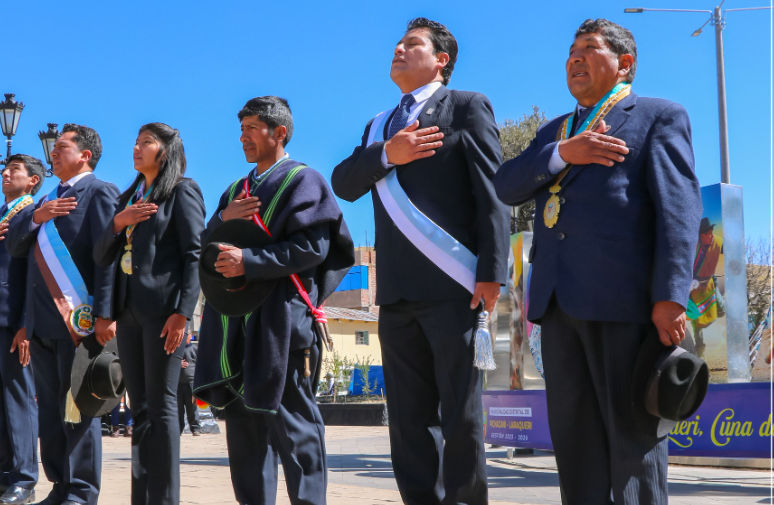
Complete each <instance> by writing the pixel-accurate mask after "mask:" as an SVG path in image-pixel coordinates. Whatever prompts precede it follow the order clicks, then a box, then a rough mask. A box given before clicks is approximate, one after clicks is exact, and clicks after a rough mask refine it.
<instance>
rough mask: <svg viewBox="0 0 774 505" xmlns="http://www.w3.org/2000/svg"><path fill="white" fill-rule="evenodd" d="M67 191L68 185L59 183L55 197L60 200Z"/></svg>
mask: <svg viewBox="0 0 774 505" xmlns="http://www.w3.org/2000/svg"><path fill="white" fill-rule="evenodd" d="M68 189H70V185H69V184H67V183H66V182H64V183H62V182H60V183H59V186H57V187H56V197H57V198H62V195H63V194H64V193H65V191H67V190H68Z"/></svg>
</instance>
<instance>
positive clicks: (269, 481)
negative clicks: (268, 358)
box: [224, 347, 328, 505]
mask: <svg viewBox="0 0 774 505" xmlns="http://www.w3.org/2000/svg"><path fill="white" fill-rule="evenodd" d="M310 351H311V357H310V363H311V366H312V370H311V372H312V375H311V376H309V377H304V351H303V350H300V351H291V352H290V355H289V357H288V373H287V379H286V382H285V390H284V392H283V394H282V402H281V405H280V407H279V410H278V411H277V413H276V414H274V415H272V414H267V413H262V412H257V411H251V410H249V409H247V408H246V407H245V406H244V402H242V400H236V401H234V402H232V403H231V404H229V405H228V406H227V407H226V408H225V410H224V412H225V415H226V441H227V444H228V459H229V465H230V467H231V481H232V483H233V484H234V493H235V494H236V499H237V501H238V502H239V503H241V504H249V505H274V503H275V502H276V499H277V472H278V468H277V465H278V463H279V462H282V469H283V470H284V472H285V483H286V484H287V487H288V496H289V497H290V503H291V504H293V505H325V503H326V502H325V490H326V487H327V479H328V476H327V462H326V459H325V439H324V437H325V426H324V425H323V422H322V417H321V416H320V411H319V409H318V408H317V403H316V402H315V399H314V391H313V390H312V383H313V382H314V378H315V377H316V374H317V373H319V370H315V369H314V367H315V364H316V363H317V361H318V356H319V351H318V349H317V347H312V348H311V349H310Z"/></svg>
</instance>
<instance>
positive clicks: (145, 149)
mask: <svg viewBox="0 0 774 505" xmlns="http://www.w3.org/2000/svg"><path fill="white" fill-rule="evenodd" d="M134 168H135V169H136V170H137V171H138V172H139V174H138V175H137V177H136V178H135V180H134V182H133V183H132V184H131V186H129V188H128V189H127V190H126V191H125V192H124V193H123V194H122V195H121V197H120V198H119V203H118V208H117V210H116V214H115V216H114V217H113V222H112V227H111V226H108V227H107V228H106V229H105V232H104V233H103V235H102V237H101V238H100V240H99V242H98V243H97V245H96V246H95V248H94V260H95V261H96V262H97V263H99V264H101V265H109V264H110V263H112V262H113V261H116V260H118V262H117V263H118V267H117V268H116V277H115V284H114V287H113V299H112V307H113V317H114V319H115V320H116V322H117V333H116V336H117V338H118V352H119V355H120V356H121V369H122V371H123V375H124V383H125V384H126V389H127V392H128V393H129V398H130V399H131V400H130V408H131V411H132V415H133V416H134V433H133V434H132V505H146V504H148V505H161V504H164V505H166V504H175V505H176V504H178V503H179V501H180V427H179V425H178V419H177V384H178V377H179V375H180V366H181V360H182V356H183V349H184V347H185V345H181V343H182V341H183V335H184V333H185V327H186V323H187V322H188V320H190V319H191V316H192V315H193V311H194V306H195V305H196V302H197V298H198V296H199V276H198V264H199V249H200V245H201V243H200V236H201V233H202V231H203V230H204V218H205V211H204V200H203V198H202V192H201V190H200V189H199V186H198V185H197V184H196V182H194V181H193V180H191V179H185V178H183V174H184V173H185V168H186V161H185V151H184V150H183V142H182V140H181V139H180V136H179V133H178V131H177V130H175V129H174V128H170V127H169V126H167V125H165V124H163V123H150V124H147V125H145V126H143V127H141V128H140V132H139V134H138V136H137V142H136V144H135V146H134Z"/></svg>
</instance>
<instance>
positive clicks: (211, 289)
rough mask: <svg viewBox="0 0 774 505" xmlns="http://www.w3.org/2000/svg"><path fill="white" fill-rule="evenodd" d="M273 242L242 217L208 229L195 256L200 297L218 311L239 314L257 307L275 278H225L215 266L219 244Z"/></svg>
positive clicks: (244, 246) (243, 245) (244, 245)
mask: <svg viewBox="0 0 774 505" xmlns="http://www.w3.org/2000/svg"><path fill="white" fill-rule="evenodd" d="M271 243H273V240H272V238H271V236H269V234H268V233H266V232H265V231H263V230H262V229H261V228H260V227H259V226H258V225H257V224H255V223H253V222H252V221H247V220H245V219H231V220H228V221H226V222H225V223H223V224H221V225H220V226H218V227H217V228H215V230H214V231H213V232H212V233H210V235H209V237H207V240H206V241H205V243H204V244H202V253H201V256H200V258H199V282H200V283H201V286H202V291H203V292H204V297H205V298H206V299H207V301H208V302H209V303H210V305H212V307H213V308H214V309H215V310H216V311H218V312H219V313H220V314H223V315H224V316H229V317H239V316H244V315H245V314H249V313H250V312H252V311H254V310H255V309H257V308H258V307H259V306H260V305H261V304H262V303H263V302H264V300H266V298H267V297H268V296H269V294H271V292H272V290H273V289H274V286H276V284H277V280H276V279H271V280H260V281H251V282H248V281H247V279H246V278H245V276H244V275H240V276H239V277H231V278H226V277H223V274H221V273H219V272H218V271H217V270H215V262H216V261H217V260H218V254H220V253H221V250H220V249H219V248H218V245H219V244H224V245H231V246H234V247H238V248H240V249H248V248H252V247H266V246H267V245H269V244H271Z"/></svg>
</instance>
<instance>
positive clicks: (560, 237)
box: [556, 232, 567, 240]
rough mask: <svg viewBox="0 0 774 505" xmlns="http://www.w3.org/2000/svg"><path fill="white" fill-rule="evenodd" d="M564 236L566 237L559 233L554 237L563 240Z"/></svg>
mask: <svg viewBox="0 0 774 505" xmlns="http://www.w3.org/2000/svg"><path fill="white" fill-rule="evenodd" d="M566 236H567V235H565V234H564V233H562V232H559V234H558V235H557V236H556V238H558V239H559V240H564V237H566Z"/></svg>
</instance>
